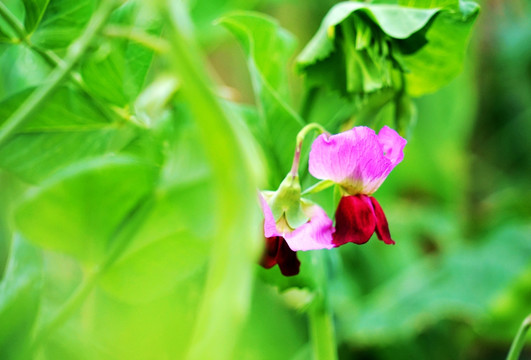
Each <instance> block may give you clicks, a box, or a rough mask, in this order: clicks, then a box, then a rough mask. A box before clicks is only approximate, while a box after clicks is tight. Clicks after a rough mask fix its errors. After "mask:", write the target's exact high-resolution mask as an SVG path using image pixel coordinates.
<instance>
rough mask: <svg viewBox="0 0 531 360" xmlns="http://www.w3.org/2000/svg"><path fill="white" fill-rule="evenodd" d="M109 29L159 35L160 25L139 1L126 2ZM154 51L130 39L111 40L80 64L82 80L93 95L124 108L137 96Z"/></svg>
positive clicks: (115, 15) (113, 18)
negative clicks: (119, 28)
mask: <svg viewBox="0 0 531 360" xmlns="http://www.w3.org/2000/svg"><path fill="white" fill-rule="evenodd" d="M110 22H111V24H110V26H124V27H126V29H127V30H129V31H131V32H132V31H143V32H146V33H150V34H156V35H159V34H160V31H161V26H162V25H161V23H160V21H159V20H158V19H157V17H156V16H155V15H154V14H153V13H152V11H151V9H150V8H149V7H146V6H142V4H141V3H140V2H138V1H129V2H126V3H125V4H124V5H122V6H121V7H120V8H118V9H117V10H116V11H115V12H114V13H113V15H112V17H111V19H110ZM152 57H153V50H151V49H148V48H146V47H145V46H143V45H141V44H138V43H136V42H134V41H132V40H129V39H118V38H113V39H109V40H107V41H105V42H103V43H102V44H101V45H100V46H99V47H98V49H97V50H96V51H95V52H94V53H93V54H91V56H88V57H85V58H84V59H83V60H82V62H81V74H82V76H83V80H84V82H85V83H86V85H87V86H88V88H89V89H90V92H91V94H92V95H96V96H97V97H99V98H101V99H103V100H105V101H107V102H110V103H112V104H116V105H118V106H121V107H123V106H126V105H128V104H129V103H131V102H132V101H133V100H134V99H135V98H136V97H137V96H138V94H139V93H140V91H141V90H142V87H143V85H144V80H145V78H146V74H147V71H148V69H149V66H150V65H151V59H152Z"/></svg>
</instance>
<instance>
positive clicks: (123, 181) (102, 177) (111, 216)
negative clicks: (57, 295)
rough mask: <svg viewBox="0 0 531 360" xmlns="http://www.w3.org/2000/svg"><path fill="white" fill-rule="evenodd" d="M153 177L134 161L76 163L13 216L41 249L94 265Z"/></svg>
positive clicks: (116, 159) (149, 187)
mask: <svg viewBox="0 0 531 360" xmlns="http://www.w3.org/2000/svg"><path fill="white" fill-rule="evenodd" d="M156 176H157V171H156V169H155V168H154V167H152V166H150V165H147V164H145V163H141V162H138V161H136V160H135V159H132V158H125V157H108V158H98V159H94V160H88V161H84V162H79V163H76V164H74V165H72V166H70V167H68V168H66V169H64V170H63V171H62V172H60V173H58V174H57V175H56V176H54V177H52V178H50V179H49V180H48V181H46V183H45V184H43V186H42V187H40V188H37V189H35V190H34V191H33V192H31V193H30V194H28V196H27V198H26V199H25V201H24V202H23V203H21V205H20V206H19V207H18V209H17V210H16V211H15V220H16V225H17V228H18V229H19V230H20V231H21V232H22V233H23V234H24V235H25V236H26V237H27V238H28V240H30V241H32V242H33V243H35V244H38V245H39V246H42V247H43V248H46V249H51V250H55V251H59V252H63V253H66V254H70V255H72V256H74V257H76V258H78V259H80V260H81V261H83V262H85V263H90V264H96V263H98V262H100V261H101V260H102V258H103V257H104V256H105V255H106V253H107V251H108V250H109V246H110V245H111V243H112V241H113V235H115V232H116V230H117V228H118V227H119V226H120V224H121V223H122V222H123V221H124V220H125V219H127V216H128V214H129V213H130V212H131V211H132V210H133V209H134V208H135V207H136V206H137V205H138V203H139V202H140V201H141V200H142V199H143V198H144V197H146V196H147V195H148V194H149V193H150V192H151V191H152V190H153V187H154V185H155V180H156ZM57 229H61V232H60V235H58V233H57Z"/></svg>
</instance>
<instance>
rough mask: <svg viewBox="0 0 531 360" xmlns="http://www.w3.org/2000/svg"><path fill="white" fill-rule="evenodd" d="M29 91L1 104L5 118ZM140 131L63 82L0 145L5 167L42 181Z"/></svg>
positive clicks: (0, 163) (0, 119) (121, 143)
mask: <svg viewBox="0 0 531 360" xmlns="http://www.w3.org/2000/svg"><path fill="white" fill-rule="evenodd" d="M28 93H29V91H25V92H23V93H19V94H17V95H15V96H13V97H11V98H9V99H6V100H5V101H3V102H2V103H1V104H0V123H1V122H3V121H4V120H5V119H7V118H8V117H9V115H10V114H11V113H13V112H14V111H15V109H16V108H17V107H18V106H19V105H20V104H21V103H22V102H23V101H24V100H25V99H26V97H27V95H28ZM134 136H135V130H134V128H133V127H132V126H131V125H129V124H122V123H118V122H114V123H113V122H109V121H108V120H107V119H106V118H105V116H104V115H103V114H102V113H101V112H100V111H99V110H98V109H97V108H95V107H94V106H93V105H91V104H90V103H89V102H88V101H87V98H86V97H84V96H82V95H81V94H79V93H77V92H75V91H72V90H70V89H67V88H60V89H59V90H58V91H57V92H56V93H55V94H54V95H52V97H51V98H50V100H48V101H47V102H46V104H45V105H44V106H43V108H42V109H41V111H40V112H39V113H37V115H36V116H35V117H33V118H32V119H31V120H30V121H29V122H28V123H27V124H25V126H24V127H23V128H22V129H21V131H20V132H19V133H18V134H17V135H15V136H14V137H13V138H12V139H11V140H9V141H8V142H7V143H6V144H5V145H3V146H2V147H0V167H2V168H4V169H6V170H8V171H10V172H13V173H15V174H17V175H18V176H20V177H21V178H22V179H24V180H26V181H28V182H38V181H40V180H42V179H44V178H46V177H47V176H49V175H50V174H52V173H54V172H55V171H57V170H58V169H59V168H61V167H63V166H65V165H67V164H69V163H72V162H74V161H76V160H80V159H84V158H88V157H92V156H96V155H101V154H105V153H108V152H111V151H116V150H118V149H120V148H122V147H124V146H125V145H126V144H127V142H129V141H130V140H131V139H132V138H133V137H134Z"/></svg>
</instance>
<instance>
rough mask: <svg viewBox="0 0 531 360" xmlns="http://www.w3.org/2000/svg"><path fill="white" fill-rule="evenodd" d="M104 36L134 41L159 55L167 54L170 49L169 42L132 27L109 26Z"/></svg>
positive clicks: (104, 31)
mask: <svg viewBox="0 0 531 360" xmlns="http://www.w3.org/2000/svg"><path fill="white" fill-rule="evenodd" d="M103 34H104V35H105V36H108V37H111V38H113V37H114V38H122V39H127V40H131V41H134V42H136V43H137V44H140V45H142V46H144V47H145V48H148V49H150V50H153V51H155V52H157V53H166V52H168V50H169V48H170V45H169V44H168V42H167V41H165V40H163V39H160V38H158V37H155V36H153V35H151V34H148V33H146V32H144V31H141V30H138V29H134V28H130V27H125V26H117V25H109V26H106V27H105V29H104V30H103Z"/></svg>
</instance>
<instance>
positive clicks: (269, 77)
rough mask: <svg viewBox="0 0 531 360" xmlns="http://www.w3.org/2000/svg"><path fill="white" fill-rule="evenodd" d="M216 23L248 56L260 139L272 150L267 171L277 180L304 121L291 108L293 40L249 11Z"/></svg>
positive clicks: (286, 166) (273, 23) (287, 166)
mask: <svg viewBox="0 0 531 360" xmlns="http://www.w3.org/2000/svg"><path fill="white" fill-rule="evenodd" d="M219 22H220V23H221V24H222V25H224V26H225V27H226V28H227V29H229V30H230V31H231V32H232V33H233V34H234V35H235V36H236V38H237V39H238V41H239V42H240V44H241V45H242V47H243V48H244V50H245V52H246V55H247V57H248V59H247V60H248V66H249V72H250V74H251V80H252V83H253V88H254V91H255V96H256V100H257V102H258V103H259V104H260V110H261V112H260V115H261V123H260V128H261V129H262V136H263V137H264V138H263V139H261V140H262V142H263V143H266V144H267V145H268V147H269V148H270V149H271V153H272V154H273V156H271V157H270V159H271V163H270V170H271V171H272V172H273V173H274V174H275V175H276V180H277V181H280V180H281V179H282V178H283V177H284V175H285V173H287V172H288V170H289V169H290V167H291V160H292V156H293V152H294V150H295V138H296V136H297V133H298V131H299V130H300V129H301V128H302V125H303V120H302V119H301V118H300V117H299V116H298V115H297V113H295V111H293V109H292V108H291V107H290V105H289V103H288V100H287V96H288V83H287V81H286V70H285V69H286V64H287V63H288V60H289V57H290V55H291V52H292V50H293V47H294V39H293V37H292V36H291V35H290V34H289V33H287V32H286V31H285V30H284V29H282V28H281V27H280V26H279V25H278V24H277V23H276V21H274V20H273V19H271V18H268V17H265V16H263V15H260V14H257V13H252V12H234V13H231V14H229V15H226V16H224V17H222V18H221V19H220V20H219Z"/></svg>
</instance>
